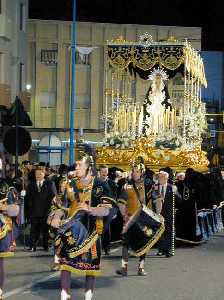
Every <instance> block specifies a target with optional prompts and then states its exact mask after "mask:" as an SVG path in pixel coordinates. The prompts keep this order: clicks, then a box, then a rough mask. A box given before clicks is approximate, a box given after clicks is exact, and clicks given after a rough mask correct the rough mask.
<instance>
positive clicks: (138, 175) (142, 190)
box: [116, 163, 149, 276]
mask: <svg viewBox="0 0 224 300" xmlns="http://www.w3.org/2000/svg"><path fill="white" fill-rule="evenodd" d="M144 173H145V166H144V164H142V163H139V164H134V166H133V167H132V172H131V178H130V179H129V180H127V181H126V183H125V184H124V186H123V188H122V189H121V192H120V194H119V195H118V205H119V208H120V211H121V214H122V216H123V221H124V226H125V225H126V224H127V222H128V220H129V219H130V217H131V216H133V215H134V214H135V212H136V211H137V210H138V209H139V208H140V207H141V204H145V205H147V203H148V201H149V199H147V197H146V194H147V193H146V189H147V186H146V182H145V180H144ZM128 249H129V245H128V242H127V240H125V239H124V238H123V246H122V261H121V268H120V269H119V270H117V271H116V273H117V274H118V275H121V276H127V270H128ZM144 263H145V254H143V255H142V256H140V259H139V264H138V275H139V276H145V275H147V273H146V272H145V270H144Z"/></svg>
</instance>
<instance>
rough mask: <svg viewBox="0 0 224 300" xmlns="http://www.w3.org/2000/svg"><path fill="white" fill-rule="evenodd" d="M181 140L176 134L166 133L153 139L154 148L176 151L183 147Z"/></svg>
mask: <svg viewBox="0 0 224 300" xmlns="http://www.w3.org/2000/svg"><path fill="white" fill-rule="evenodd" d="M183 142H184V140H183V138H182V137H181V136H180V135H179V134H176V133H173V132H170V131H167V132H165V133H163V134H161V135H159V136H157V137H156V138H155V146H156V148H158V149H164V148H168V149H173V150H175V149H177V148H180V147H181V146H182V145H183Z"/></svg>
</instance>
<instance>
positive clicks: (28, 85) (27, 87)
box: [26, 83, 32, 92]
mask: <svg viewBox="0 0 224 300" xmlns="http://www.w3.org/2000/svg"><path fill="white" fill-rule="evenodd" d="M31 87H32V85H31V84H30V83H27V85H26V90H27V91H28V92H29V91H30V90H31Z"/></svg>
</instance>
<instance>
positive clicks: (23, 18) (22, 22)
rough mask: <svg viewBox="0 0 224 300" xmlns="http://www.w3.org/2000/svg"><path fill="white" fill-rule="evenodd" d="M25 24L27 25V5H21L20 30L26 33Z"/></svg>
mask: <svg viewBox="0 0 224 300" xmlns="http://www.w3.org/2000/svg"><path fill="white" fill-rule="evenodd" d="M25 23H26V10H25V5H24V4H23V3H20V19H19V29H20V30H21V31H25Z"/></svg>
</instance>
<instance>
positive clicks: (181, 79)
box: [97, 33, 208, 171]
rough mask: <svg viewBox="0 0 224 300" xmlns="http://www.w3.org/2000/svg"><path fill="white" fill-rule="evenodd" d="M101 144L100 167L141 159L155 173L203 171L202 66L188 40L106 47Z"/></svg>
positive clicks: (142, 40)
mask: <svg viewBox="0 0 224 300" xmlns="http://www.w3.org/2000/svg"><path fill="white" fill-rule="evenodd" d="M105 54H106V58H107V66H106V70H105V102H104V111H105V113H104V116H103V121H104V128H105V132H104V134H105V137H104V142H103V145H102V146H100V147H97V164H107V165H108V166H116V167H120V168H123V169H124V170H125V169H128V168H129V166H130V164H131V163H132V162H133V161H135V160H136V159H137V158H138V157H142V158H143V159H144V162H145V164H146V165H147V166H148V167H150V168H151V169H153V170H156V169H158V168H161V167H165V166H169V167H172V168H174V169H176V170H183V169H186V168H188V167H192V168H194V169H197V170H199V171H205V170H206V169H207V166H208V160H207V157H206V153H205V152H204V151H202V149H201V143H202V137H203V134H204V132H205V131H206V127H207V124H206V117H205V104H204V103H203V102H202V99H201V89H202V86H204V87H206V86H207V82H206V77H205V71H204V64H203V61H202V58H201V57H200V54H199V52H198V51H196V50H195V49H193V48H192V46H191V44H190V43H189V42H188V41H185V42H178V41H177V40H175V39H174V38H173V37H171V38H169V39H168V40H167V41H165V42H154V41H153V40H152V37H151V36H150V35H149V34H148V33H146V34H144V35H142V36H141V37H140V40H139V42H138V43H134V42H127V41H125V40H124V39H123V38H118V39H116V40H113V41H112V42H108V43H107V46H106V51H105Z"/></svg>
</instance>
